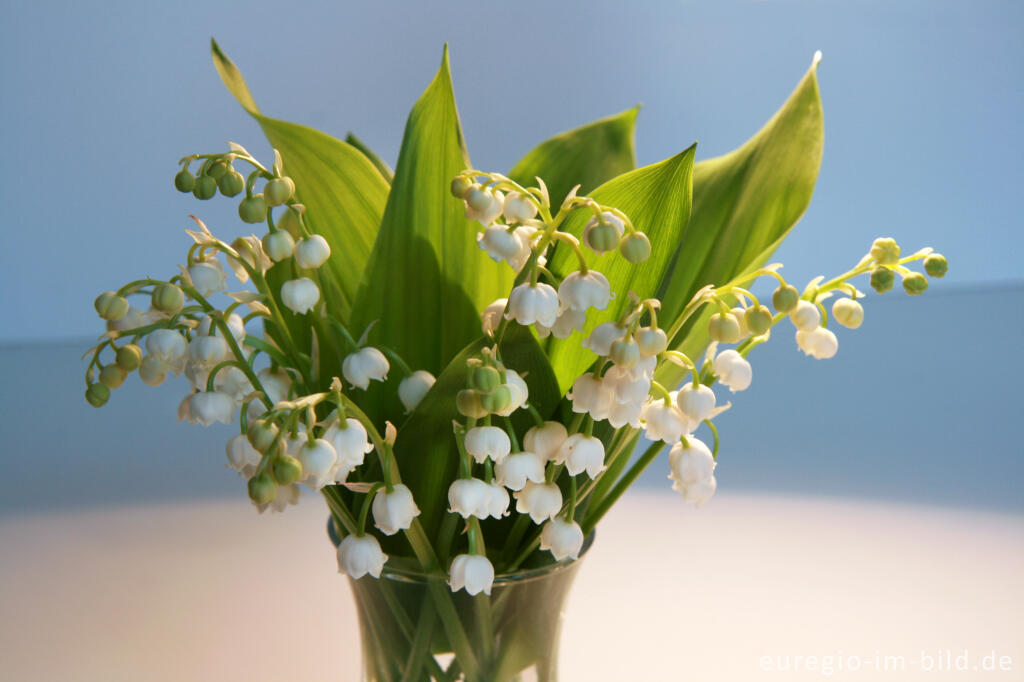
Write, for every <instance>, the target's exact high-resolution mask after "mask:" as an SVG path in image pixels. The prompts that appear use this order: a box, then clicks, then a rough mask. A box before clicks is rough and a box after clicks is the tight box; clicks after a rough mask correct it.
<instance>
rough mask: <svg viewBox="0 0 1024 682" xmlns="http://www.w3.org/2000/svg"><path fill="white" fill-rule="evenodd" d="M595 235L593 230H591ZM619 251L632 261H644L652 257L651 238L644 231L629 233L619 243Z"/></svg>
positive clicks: (634, 262)
mask: <svg viewBox="0 0 1024 682" xmlns="http://www.w3.org/2000/svg"><path fill="white" fill-rule="evenodd" d="M590 234H591V237H593V234H594V233H593V231H591V233H590ZM619 253H621V254H622V257H623V258H625V259H626V260H627V261H629V262H630V263H633V264H636V263H643V262H644V261H645V260H647V259H648V258H650V257H651V240H650V239H648V238H647V235H646V234H644V233H643V232H633V233H632V234H627V235H626V236H625V237H623V238H622V241H621V242H620V243H619Z"/></svg>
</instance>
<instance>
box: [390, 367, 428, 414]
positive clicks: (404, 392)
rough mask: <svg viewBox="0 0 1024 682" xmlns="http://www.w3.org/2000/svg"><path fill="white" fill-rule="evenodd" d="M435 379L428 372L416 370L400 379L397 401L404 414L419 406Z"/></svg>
mask: <svg viewBox="0 0 1024 682" xmlns="http://www.w3.org/2000/svg"><path fill="white" fill-rule="evenodd" d="M435 381H437V379H435V378H434V375H433V374H431V373H430V372H428V371H426V370H423V369H418V370H416V371H415V372H413V373H412V374H410V375H409V376H407V377H405V378H404V379H402V381H400V382H399V384H398V399H399V400H401V401H402V406H403V407H404V408H405V411H406V412H412V411H413V410H415V409H416V406H417V405H419V404H420V401H422V400H423V397H424V396H425V395H427V391H429V390H430V387H431V386H433V385H434V382H435Z"/></svg>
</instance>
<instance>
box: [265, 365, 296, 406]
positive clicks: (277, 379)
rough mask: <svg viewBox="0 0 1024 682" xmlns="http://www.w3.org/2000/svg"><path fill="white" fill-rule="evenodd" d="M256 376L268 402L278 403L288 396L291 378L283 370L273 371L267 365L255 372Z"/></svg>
mask: <svg viewBox="0 0 1024 682" xmlns="http://www.w3.org/2000/svg"><path fill="white" fill-rule="evenodd" d="M256 378H257V379H259V380H260V385H261V386H263V390H264V391H265V392H266V394H267V397H268V398H270V402H272V403H279V402H281V401H282V400H285V399H287V398H288V393H289V391H291V388H292V378H291V376H290V375H289V374H288V372H285V371H283V370H278V371H276V372H275V371H273V370H271V369H270V368H269V367H267V368H265V369H261V370H260V371H259V372H257V373H256Z"/></svg>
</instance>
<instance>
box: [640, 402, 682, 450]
mask: <svg viewBox="0 0 1024 682" xmlns="http://www.w3.org/2000/svg"><path fill="white" fill-rule="evenodd" d="M640 419H641V420H643V422H644V426H645V429H646V430H645V431H644V438H646V439H647V440H652V441H653V440H660V441H664V442H666V443H668V444H669V445H672V444H675V443H678V442H679V439H680V438H681V437H682V436H683V434H686V433H690V432H691V431H692V429H693V427H692V426H691V424H690V420H689V419H688V418H687V417H686V415H684V414H683V412H682V410H680V409H679V408H678V407H676V406H675V405H674V404H672V403H668V404H666V403H665V401H664V400H662V399H660V398H658V399H654V400H649V401H647V403H646V404H645V405H644V407H643V410H642V411H641V412H640Z"/></svg>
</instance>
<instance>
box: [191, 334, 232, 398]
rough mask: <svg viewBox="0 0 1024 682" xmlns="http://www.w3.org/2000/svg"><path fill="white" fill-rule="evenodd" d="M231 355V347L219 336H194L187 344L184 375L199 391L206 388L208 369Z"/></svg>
mask: <svg viewBox="0 0 1024 682" xmlns="http://www.w3.org/2000/svg"><path fill="white" fill-rule="evenodd" d="M230 357H231V348H230V347H229V346H228V343H227V341H225V340H224V337H221V336H194V337H192V340H191V341H190V342H189V344H188V362H187V363H186V364H185V376H187V377H188V379H189V381H191V382H192V385H193V386H194V387H195V388H197V389H199V390H200V391H203V390H206V380H207V377H209V375H210V370H211V369H213V368H214V367H216V366H217V365H219V364H220V363H222V362H224V361H225V360H227V359H228V358H230Z"/></svg>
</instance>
